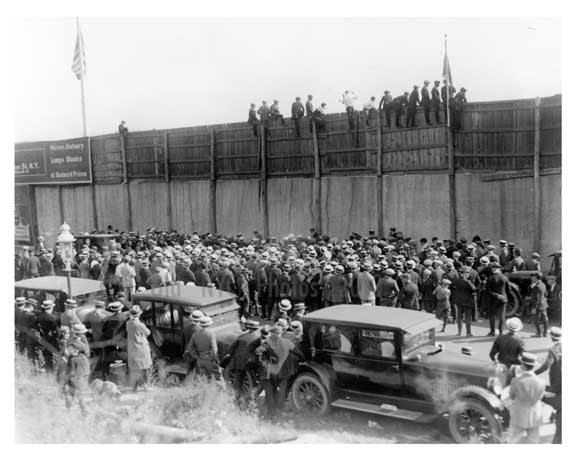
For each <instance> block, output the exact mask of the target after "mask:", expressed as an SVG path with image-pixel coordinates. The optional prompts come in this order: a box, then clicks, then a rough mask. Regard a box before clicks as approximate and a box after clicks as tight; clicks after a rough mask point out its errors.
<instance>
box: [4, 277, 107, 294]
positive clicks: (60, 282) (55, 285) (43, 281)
mask: <svg viewBox="0 0 576 461" xmlns="http://www.w3.org/2000/svg"><path fill="white" fill-rule="evenodd" d="M70 285H71V286H72V295H71V296H72V297H75V296H81V295H85V294H89V293H96V292H98V291H102V290H104V284H103V283H102V282H100V281H98V280H91V279H82V278H78V277H71V278H70ZM14 286H15V287H16V288H24V289H27V290H41V291H63V292H64V293H66V294H69V293H68V282H67V280H66V277H59V276H47V277H36V278H31V279H25V280H20V281H18V282H16V283H15V285H14Z"/></svg>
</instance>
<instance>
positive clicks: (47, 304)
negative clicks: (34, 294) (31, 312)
mask: <svg viewBox="0 0 576 461" xmlns="http://www.w3.org/2000/svg"><path fill="white" fill-rule="evenodd" d="M40 307H41V308H42V309H43V310H48V309H52V308H53V307H54V301H52V300H50V299H47V300H46V301H42V306H40Z"/></svg>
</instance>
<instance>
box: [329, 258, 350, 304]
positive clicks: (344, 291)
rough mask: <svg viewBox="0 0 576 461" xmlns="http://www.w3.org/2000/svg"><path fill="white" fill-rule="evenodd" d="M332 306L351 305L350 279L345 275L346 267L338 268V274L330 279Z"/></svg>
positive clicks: (338, 266)
mask: <svg viewBox="0 0 576 461" xmlns="http://www.w3.org/2000/svg"><path fill="white" fill-rule="evenodd" d="M330 304H331V305H332V306H334V305H336V304H350V286H349V283H348V277H347V276H346V275H344V267H343V266H341V265H340V264H339V265H337V266H336V273H335V274H334V276H333V277H332V278H331V279H330Z"/></svg>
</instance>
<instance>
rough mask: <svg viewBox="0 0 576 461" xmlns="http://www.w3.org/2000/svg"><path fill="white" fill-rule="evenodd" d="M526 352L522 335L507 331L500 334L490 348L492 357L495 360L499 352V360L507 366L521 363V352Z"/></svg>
mask: <svg viewBox="0 0 576 461" xmlns="http://www.w3.org/2000/svg"><path fill="white" fill-rule="evenodd" d="M522 352H524V341H522V338H520V336H518V335H515V334H513V333H506V334H504V335H500V336H498V337H497V338H496V339H495V341H494V344H492V349H491V350H490V359H491V360H494V359H495V358H496V354H498V361H499V362H500V363H503V364H504V365H506V366H507V367H510V365H517V364H519V363H520V359H519V357H520V354H522Z"/></svg>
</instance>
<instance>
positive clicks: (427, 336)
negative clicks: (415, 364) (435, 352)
mask: <svg viewBox="0 0 576 461" xmlns="http://www.w3.org/2000/svg"><path fill="white" fill-rule="evenodd" d="M432 344H434V328H430V329H429V330H424V331H422V332H420V333H415V334H410V333H405V334H404V354H410V353H411V352H413V351H414V350H416V349H418V348H419V347H422V346H427V345H432Z"/></svg>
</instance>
